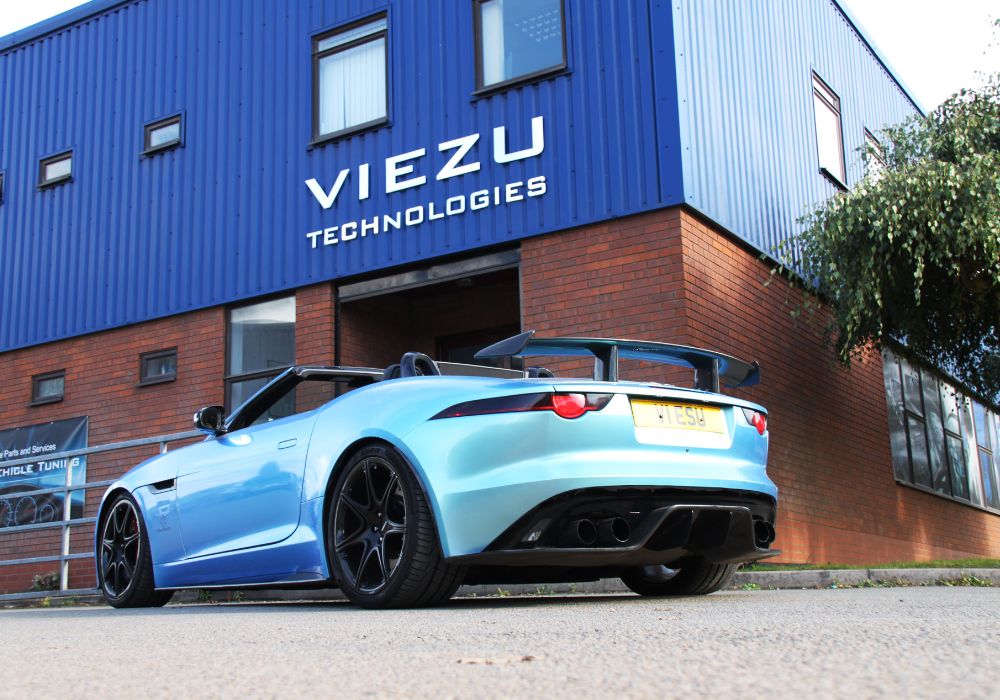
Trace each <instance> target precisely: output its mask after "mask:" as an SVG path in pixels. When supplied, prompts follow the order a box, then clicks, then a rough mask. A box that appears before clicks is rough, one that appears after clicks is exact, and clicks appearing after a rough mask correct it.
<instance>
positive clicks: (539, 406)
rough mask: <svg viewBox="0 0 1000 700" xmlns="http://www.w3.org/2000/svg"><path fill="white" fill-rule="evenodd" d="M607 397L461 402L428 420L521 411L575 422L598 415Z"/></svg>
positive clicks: (557, 395)
mask: <svg viewBox="0 0 1000 700" xmlns="http://www.w3.org/2000/svg"><path fill="white" fill-rule="evenodd" d="M611 396H612V395H611V394H581V393H575V392H573V393H554V394H548V393H546V394H517V395H515V396H498V397H496V398H492V399H480V400H479V401H465V402H463V403H457V404H455V405H454V406H451V407H449V408H446V409H445V410H443V411H441V412H440V413H438V414H437V415H436V416H434V417H433V418H431V420H435V419H437V418H459V417H461V416H483V415H489V414H494V413H519V412H522V411H552V412H553V413H555V414H556V415H557V416H559V417H560V418H567V419H573V418H579V417H580V416H582V415H583V414H584V413H587V412H588V411H600V410H601V409H602V408H604V407H605V406H607V405H608V402H609V401H611Z"/></svg>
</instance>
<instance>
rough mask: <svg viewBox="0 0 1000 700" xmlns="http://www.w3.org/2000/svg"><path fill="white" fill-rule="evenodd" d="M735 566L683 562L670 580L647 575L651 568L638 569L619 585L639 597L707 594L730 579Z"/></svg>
mask: <svg viewBox="0 0 1000 700" xmlns="http://www.w3.org/2000/svg"><path fill="white" fill-rule="evenodd" d="M737 566H738V565H737V564H713V563H711V562H707V561H705V560H704V559H696V558H693V559H687V560H685V561H684V562H680V563H679V565H678V566H677V573H676V574H674V575H673V576H672V577H670V578H666V579H664V578H662V577H660V576H656V575H650V571H649V570H650V569H651V568H653V567H639V568H636V569H633V570H630V571H628V572H627V573H625V574H623V575H622V577H621V579H622V582H623V583H624V584H625V585H626V586H628V587H629V588H630V589H631V590H632V591H634V592H635V593H638V594H639V595H641V596H680V595H707V594H709V593H715V592H716V591H718V590H720V589H722V588H724V587H725V586H726V585H727V584H728V583H729V582H730V581H732V580H733V575H734V574H735V573H736V569H737Z"/></svg>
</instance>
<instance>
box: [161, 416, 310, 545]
mask: <svg viewBox="0 0 1000 700" xmlns="http://www.w3.org/2000/svg"><path fill="white" fill-rule="evenodd" d="M315 422H316V413H315V412H314V411H310V412H308V413H302V414H300V415H297V416H291V417H288V418H282V419H280V420H276V421H273V422H270V423H263V424H261V425H253V426H250V427H248V428H244V429H243V430H238V431H235V432H233V433H229V434H226V435H223V436H222V437H218V438H214V439H211V440H206V441H205V442H201V443H199V444H197V445H192V446H191V447H188V448H185V449H184V451H183V453H181V452H178V453H177V454H183V460H182V461H181V462H180V464H179V465H178V471H177V507H178V510H179V512H180V520H181V532H182V535H183V540H184V550H185V552H186V555H187V556H188V557H192V558H193V557H201V556H205V555H208V554H217V553H219V552H225V551H228V550H232V549H244V548H246V547H254V546H259V545H264V544H271V543H273V542H278V541H280V540H283V539H285V538H286V537H288V536H289V535H291V534H292V532H293V531H294V530H295V528H296V526H297V525H298V523H299V509H300V504H301V502H302V473H303V470H304V469H305V460H306V451H307V450H308V449H309V438H310V435H311V433H312V429H313V425H314V423H315ZM286 440H295V444H294V445H293V446H291V447H289V448H287V449H280V448H279V447H278V444H279V443H281V442H284V441H286Z"/></svg>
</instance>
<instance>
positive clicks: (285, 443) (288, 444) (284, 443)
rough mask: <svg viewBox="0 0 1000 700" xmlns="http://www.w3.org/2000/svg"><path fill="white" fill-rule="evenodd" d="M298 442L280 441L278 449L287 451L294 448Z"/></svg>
mask: <svg viewBox="0 0 1000 700" xmlns="http://www.w3.org/2000/svg"><path fill="white" fill-rule="evenodd" d="M298 442H299V440H298V438H292V439H291V440H282V441H281V442H279V443H278V449H279V450H285V449H288V448H289V447H295V445H297V444H298Z"/></svg>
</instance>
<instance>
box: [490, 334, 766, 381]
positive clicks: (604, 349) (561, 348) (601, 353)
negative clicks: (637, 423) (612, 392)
mask: <svg viewBox="0 0 1000 700" xmlns="http://www.w3.org/2000/svg"><path fill="white" fill-rule="evenodd" d="M538 356H546V357H549V356H559V357H593V358H594V379H598V380H603V381H606V382H616V381H618V360H619V359H622V358H624V359H629V360H646V361H647V362H660V363H663V364H668V365H676V366H679V367H690V368H692V369H693V370H694V373H695V388H696V389H701V390H703V391H714V392H718V391H719V387H720V385H721V384H724V385H725V386H728V387H741V386H752V385H754V384H756V383H757V382H759V381H760V365H758V364H757V363H756V362H744V361H743V360H740V359H737V358H735V357H733V356H732V355H726V354H725V353H721V352H713V351H711V350H701V349H700V348H692V347H688V346H686V345H670V344H667V343H651V342H647V341H644V340H619V339H616V338H536V337H535V331H527V332H525V333H521V334H520V335H515V336H514V337H512V338H507V339H506V340H501V341H500V342H498V343H494V344H493V345H490V346H489V347H486V348H483V349H482V350H480V351H479V352H477V353H476V358H477V359H489V358H501V357H538Z"/></svg>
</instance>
